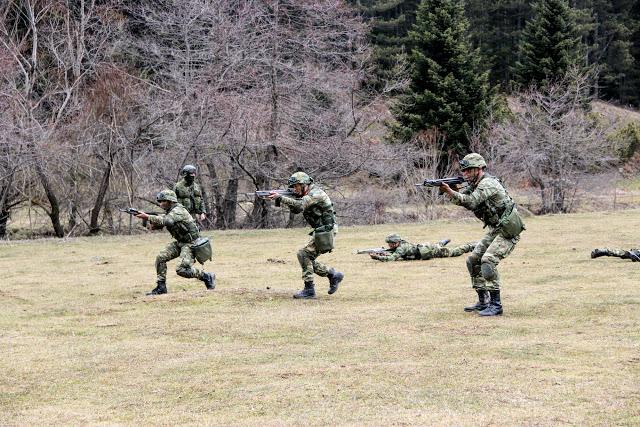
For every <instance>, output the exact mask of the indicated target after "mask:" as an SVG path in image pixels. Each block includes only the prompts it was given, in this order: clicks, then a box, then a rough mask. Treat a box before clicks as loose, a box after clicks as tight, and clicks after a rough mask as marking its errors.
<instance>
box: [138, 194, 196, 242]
mask: <svg viewBox="0 0 640 427" xmlns="http://www.w3.org/2000/svg"><path fill="white" fill-rule="evenodd" d="M149 223H150V224H151V226H152V227H153V228H155V229H158V228H162V227H166V228H167V231H169V233H171V236H172V237H173V238H174V239H176V240H177V241H178V242H180V243H191V242H193V241H194V240H196V239H197V238H198V237H200V233H199V232H198V225H197V224H196V221H195V220H194V219H193V217H192V216H191V214H189V212H187V210H186V209H185V208H184V206H182V205H181V204H179V203H176V204H175V205H173V206H172V207H171V209H169V211H168V212H167V213H166V214H160V215H150V216H149Z"/></svg>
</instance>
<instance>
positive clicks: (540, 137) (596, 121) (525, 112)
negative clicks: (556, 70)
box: [482, 74, 616, 213]
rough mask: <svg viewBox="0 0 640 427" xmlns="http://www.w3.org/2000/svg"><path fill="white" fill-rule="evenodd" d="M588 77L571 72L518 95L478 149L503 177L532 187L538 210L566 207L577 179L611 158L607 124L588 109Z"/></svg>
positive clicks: (570, 203)
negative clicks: (509, 113)
mask: <svg viewBox="0 0 640 427" xmlns="http://www.w3.org/2000/svg"><path fill="white" fill-rule="evenodd" d="M588 82H589V78H588V76H585V75H578V74H572V75H569V76H568V77H567V78H566V79H565V80H563V81H561V82H558V83H556V84H554V85H551V86H549V87H547V88H546V89H545V90H535V89H532V90H529V91H527V92H524V93H522V94H520V95H519V96H518V98H517V101H516V102H515V103H514V105H513V106H512V107H513V108H512V110H513V117H512V119H510V120H507V121H503V122H494V123H493V124H492V126H491V127H490V129H489V132H488V135H487V142H486V143H485V144H484V146H483V148H482V149H483V150H484V154H486V155H487V157H488V158H489V160H490V161H491V162H492V163H493V166H494V168H496V169H497V170H498V171H500V174H501V175H502V177H503V178H508V179H509V180H511V181H515V182H518V181H519V182H528V183H530V184H531V185H532V186H533V187H534V188H536V189H537V190H538V194H539V196H540V201H541V208H540V213H558V212H568V211H570V210H571V208H572V206H573V201H574V197H575V195H576V191H577V190H578V188H579V184H580V181H581V179H582V178H583V177H584V176H585V175H586V174H588V173H593V172H597V171H600V170H603V169H605V168H608V167H610V166H611V165H613V164H614V163H615V162H616V156H615V150H614V147H613V146H612V142H611V141H609V140H608V139H607V137H606V135H607V133H608V132H609V131H610V129H611V124H610V123H607V122H606V121H605V120H604V118H598V117H596V116H595V115H593V114H590V113H589V111H588V103H589V99H588V97H587V96H586V94H588V92H589V83H588Z"/></svg>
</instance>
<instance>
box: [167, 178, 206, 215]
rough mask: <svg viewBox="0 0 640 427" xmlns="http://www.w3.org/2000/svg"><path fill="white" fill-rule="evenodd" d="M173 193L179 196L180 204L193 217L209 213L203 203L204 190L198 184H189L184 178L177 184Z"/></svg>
mask: <svg viewBox="0 0 640 427" xmlns="http://www.w3.org/2000/svg"><path fill="white" fill-rule="evenodd" d="M173 191H175V192H176V196H178V203H180V204H181V205H182V206H184V207H185V209H186V210H188V211H189V213H190V214H191V215H195V214H203V213H207V211H206V209H205V206H204V203H202V190H201V189H200V186H199V185H198V183H197V182H193V183H192V184H191V185H189V184H187V182H186V181H185V179H184V178H182V179H181V180H180V181H178V182H177V183H176V185H175V186H174V187H173Z"/></svg>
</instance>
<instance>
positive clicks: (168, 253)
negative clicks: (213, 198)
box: [136, 190, 216, 295]
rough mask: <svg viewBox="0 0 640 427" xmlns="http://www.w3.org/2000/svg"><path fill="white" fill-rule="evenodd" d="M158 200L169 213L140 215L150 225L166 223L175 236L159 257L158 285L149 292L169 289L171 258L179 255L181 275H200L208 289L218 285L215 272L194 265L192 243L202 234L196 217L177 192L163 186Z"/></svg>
mask: <svg viewBox="0 0 640 427" xmlns="http://www.w3.org/2000/svg"><path fill="white" fill-rule="evenodd" d="M156 200H157V201H158V203H159V204H160V207H162V209H164V211H165V212H166V213H165V214H160V215H149V214H146V213H144V212H141V213H139V214H138V215H136V217H138V218H141V219H147V220H148V222H149V227H150V228H153V229H160V228H163V227H166V228H167V231H169V233H171V236H172V237H173V238H174V239H175V240H174V241H173V242H171V243H169V244H168V245H167V247H166V248H164V250H162V251H161V252H160V253H159V254H158V256H157V257H156V273H157V286H156V287H155V288H154V289H153V290H152V291H151V292H149V293H148V294H147V295H160V294H166V293H167V261H170V260H172V259H175V258H178V257H180V262H179V263H178V266H177V267H176V273H178V276H182V277H186V278H195V279H199V280H201V281H203V282H204V284H205V286H206V287H207V289H209V290H212V289H214V288H215V279H216V276H215V274H212V273H207V272H205V271H201V270H198V269H197V268H194V267H193V264H194V263H195V256H194V253H193V249H192V247H191V245H192V244H193V242H194V241H195V240H196V239H198V238H199V237H200V232H199V231H198V226H197V225H196V222H195V220H194V219H193V217H192V216H191V215H190V214H189V212H187V210H186V209H185V208H184V206H182V205H181V204H179V203H178V199H177V197H176V193H175V192H173V191H171V190H162V191H161V192H159V193H158V195H157V196H156Z"/></svg>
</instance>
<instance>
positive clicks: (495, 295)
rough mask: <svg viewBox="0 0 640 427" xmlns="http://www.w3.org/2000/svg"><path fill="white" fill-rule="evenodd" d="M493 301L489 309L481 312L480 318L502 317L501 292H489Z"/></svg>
mask: <svg viewBox="0 0 640 427" xmlns="http://www.w3.org/2000/svg"><path fill="white" fill-rule="evenodd" d="M489 295H491V301H490V302H489V307H487V308H485V309H484V310H482V311H480V312H479V313H478V314H479V315H480V316H500V315H501V314H502V303H501V302H500V291H489Z"/></svg>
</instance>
